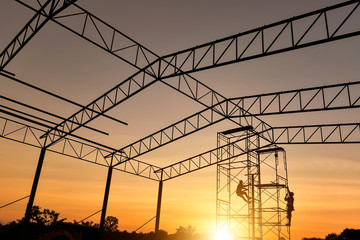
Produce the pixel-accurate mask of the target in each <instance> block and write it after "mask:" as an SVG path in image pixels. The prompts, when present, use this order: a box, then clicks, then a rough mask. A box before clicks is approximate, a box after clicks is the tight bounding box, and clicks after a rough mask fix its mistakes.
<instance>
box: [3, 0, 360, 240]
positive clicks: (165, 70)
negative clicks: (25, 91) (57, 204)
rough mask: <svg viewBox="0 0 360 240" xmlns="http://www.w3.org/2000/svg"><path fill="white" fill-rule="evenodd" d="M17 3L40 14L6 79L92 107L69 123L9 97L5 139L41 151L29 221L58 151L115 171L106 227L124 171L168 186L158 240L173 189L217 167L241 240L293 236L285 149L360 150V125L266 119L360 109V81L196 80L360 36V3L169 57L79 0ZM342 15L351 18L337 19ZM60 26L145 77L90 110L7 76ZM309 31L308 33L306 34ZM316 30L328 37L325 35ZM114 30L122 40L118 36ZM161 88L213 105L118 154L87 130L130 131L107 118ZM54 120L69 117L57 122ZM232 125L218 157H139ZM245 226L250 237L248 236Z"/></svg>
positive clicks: (222, 220)
mask: <svg viewBox="0 0 360 240" xmlns="http://www.w3.org/2000/svg"><path fill="white" fill-rule="evenodd" d="M17 2H18V3H20V4H22V5H23V6H25V7H27V8H28V9H30V10H32V11H34V13H35V14H34V16H33V17H32V18H31V19H30V20H29V22H28V23H27V24H26V25H25V26H24V27H23V28H22V29H21V30H20V32H19V33H18V34H17V35H16V36H15V37H14V39H13V40H12V41H11V42H10V43H9V44H8V45H7V47H6V48H5V49H4V50H3V51H2V52H1V54H0V75H1V76H2V77H4V78H7V79H9V80H12V81H15V82H17V83H18V84H22V85H24V86H26V87H28V88H32V89H35V90H37V91H41V92H42V93H45V94H48V95H50V96H52V97H54V98H57V99H61V100H63V101H66V102H68V103H71V104H73V105H75V106H77V107H80V110H78V111H76V112H74V113H73V114H72V115H70V116H69V117H63V116H60V115H58V114H55V113H51V112H48V111H46V110H44V109H40V108H38V107H36V106H32V105H29V104H25V103H22V102H20V101H17V100H15V99H12V98H10V97H6V96H1V99H2V102H3V104H2V105H1V107H0V113H1V115H0V136H1V137H2V138H6V139H9V140H13V141H17V142H20V143H24V144H27V145H30V146H34V147H37V148H40V149H41V151H40V156H39V160H38V165H37V169H36V173H35V177H34V181H33V185H32V189H31V193H30V197H29V202H28V205H27V210H26V213H25V222H26V221H29V217H30V215H29V214H30V209H31V208H32V206H33V202H34V198H35V196H36V190H37V185H38V182H39V180H40V175H41V169H42V165H43V162H44V159H45V155H46V152H48V151H51V152H55V153H59V154H62V155H66V156H70V157H73V158H76V159H80V160H83V161H86V162H89V163H93V164H97V165H101V166H104V167H107V168H108V177H107V182H106V188H105V194H104V200H103V207H102V211H101V219H100V228H103V225H104V219H105V217H106V209H107V202H108V198H109V191H110V186H111V176H112V173H113V170H117V171H122V172H126V173H129V174H133V175H136V176H140V177H144V178H147V179H150V180H154V181H157V182H159V190H158V204H157V210H156V224H155V233H156V234H157V233H158V230H159V224H160V213H161V200H162V189H163V182H164V181H167V180H170V179H173V178H175V177H179V176H182V175H185V174H188V173H191V172H194V171H197V170H200V169H203V168H206V167H208V166H212V165H216V166H217V200H216V204H217V224H218V227H221V226H223V225H226V226H228V227H230V228H231V229H233V231H235V233H236V236H237V238H245V239H280V238H285V239H290V230H289V227H290V226H286V225H287V223H286V220H287V219H288V220H290V217H289V215H291V211H290V209H289V208H287V202H289V201H288V200H285V197H286V194H287V191H288V188H289V186H288V176H287V168H286V156H285V150H284V149H283V148H281V147H279V145H281V144H327V143H335V144H345V143H360V124H359V123H346V124H343V123H334V124H323V125H304V126H292V125H291V126H270V125H269V124H267V123H266V122H264V121H263V120H262V119H261V117H262V116H265V115H278V114H289V113H298V112H302V113H304V112H313V111H330V110H335V109H336V110H339V109H354V108H358V107H359V106H360V100H359V99H360V93H359V91H357V87H358V86H360V82H351V83H341V84H336V85H328V86H320V87H312V88H302V89H295V90H290V91H279V92H274V93H267V94H259V95H253V96H247V97H238V98H231V99H230V98H226V97H225V96H223V95H221V94H220V93H218V92H216V91H215V90H213V89H211V88H209V87H208V86H206V85H205V84H203V83H202V82H201V81H199V80H197V79H196V78H194V77H193V76H191V73H193V72H198V71H205V70H207V69H211V68H217V67H221V66H224V65H228V64H234V63H239V62H243V61H248V60H252V59H256V58H261V57H264V56H269V55H274V54H280V53H283V52H287V51H293V50H296V49H300V48H305V47H310V46H315V45H319V44H324V43H327V42H332V41H335V40H340V39H344V38H349V37H354V36H358V35H360V29H359V26H355V25H351V24H350V27H349V24H348V22H350V21H359V20H360V17H359V16H360V14H359V11H360V10H359V5H360V1H353V0H352V1H347V2H344V3H340V4H337V5H334V6H331V7H326V8H323V9H320V10H316V11H313V12H310V13H306V14H303V15H300V16H297V17H293V18H290V19H285V20H283V21H279V22H276V23H272V24H269V25H266V26H263V27H260V28H255V29H253V30H249V31H246V32H243V33H239V34H236V35H232V36H228V37H225V38H222V39H219V40H215V41H211V42H208V43H204V44H202V45H199V46H195V47H192V48H189V49H185V50H182V51H178V52H175V53H171V54H168V55H166V56H158V55H157V54H155V53H154V52H152V51H151V50H149V49H148V48H146V47H144V46H143V45H141V44H140V43H138V42H136V41H135V40H133V39H132V38H130V37H128V36H127V35H125V34H124V33H122V32H121V31H119V30H117V29H116V28H114V27H112V26H111V25H110V24H108V23H106V22H105V21H103V20H101V19H100V18H98V17H96V16H94V15H93V14H91V13H90V12H88V11H87V10H85V9H84V8H82V7H80V6H78V5H77V4H76V0H42V1H35V0H33V1H23V0H17ZM340 12H341V13H344V12H345V14H337V13H340ZM332 18H336V21H333V20H334V19H332ZM339 18H341V19H340V20H339ZM49 21H52V22H54V23H56V24H58V25H59V26H61V27H63V28H65V29H67V30H69V31H70V32H72V33H74V34H75V35H77V36H79V37H80V38H83V39H85V40H87V41H88V42H90V43H92V44H94V45H95V46H97V47H98V48H100V49H102V50H104V51H106V52H108V53H109V54H111V55H113V56H115V57H116V58H118V59H119V60H121V61H123V62H125V63H127V64H128V65H130V66H132V67H134V69H135V72H134V73H133V74H132V75H131V76H129V77H128V78H126V79H124V80H123V81H121V82H120V83H119V84H117V85H116V86H114V87H113V88H112V89H110V90H109V91H107V92H106V93H104V94H103V95H101V96H99V97H98V98H96V99H95V100H94V101H92V102H90V103H89V104H87V105H85V106H83V105H80V104H78V103H76V102H74V101H71V100H69V99H66V98H64V97H62V96H59V95H56V94H54V93H52V92H50V91H47V90H45V89H41V88H39V87H36V86H33V85H31V84H28V83H26V81H23V80H21V79H19V78H17V77H16V76H15V75H14V74H12V73H11V72H9V71H7V70H6V67H7V65H8V64H9V62H11V61H12V60H13V59H14V58H15V56H16V55H17V54H18V53H19V52H20V51H21V50H22V49H23V48H24V47H25V46H26V45H27V44H28V42H30V40H31V39H32V38H33V37H34V36H35V35H36V34H37V33H38V32H39V31H40V30H41V29H42V27H43V26H45V25H46V23H47V22H49ZM74 23H76V24H74ZM75 25H76V26H75ZM79 25H80V26H81V27H80V28H79V27H78V26H79ZM299 25H300V26H302V27H297V26H299ZM315 27H316V29H317V30H318V29H321V30H322V31H321V32H320V31H317V30H316V31H314V30H313V29H315ZM90 29H92V30H93V29H96V31H91V30H90ZM109 33H110V36H111V37H108V36H109ZM155 82H161V83H163V84H165V85H166V86H168V87H170V88H172V89H175V90H176V91H178V92H180V93H182V94H183V95H185V96H187V97H188V98H190V99H192V100H193V101H195V102H197V103H198V104H200V105H202V106H203V107H204V109H203V110H201V111H199V112H197V113H194V114H192V115H190V116H188V117H186V118H184V119H182V120H180V121H177V122H176V123H174V124H171V125H169V126H167V127H165V128H161V129H160V130H158V131H156V132H154V133H152V134H150V135H148V136H146V137H143V138H141V139H140V140H138V141H135V142H134V143H131V144H129V145H127V146H123V147H120V148H117V149H114V148H112V147H109V146H106V144H103V143H101V142H96V141H93V140H90V139H87V138H86V137H83V136H80V135H77V134H76V133H75V132H76V131H77V130H79V129H81V128H88V129H90V130H92V131H96V132H99V133H102V134H107V133H105V132H103V131H102V130H99V129H95V128H91V127H89V126H87V125H88V123H90V122H91V121H93V120H94V119H96V118H99V117H106V118H109V119H112V120H114V121H116V122H118V123H120V124H126V123H125V122H123V121H121V120H119V119H116V118H113V117H111V116H108V115H107V112H108V111H109V110H110V109H113V108H114V107H116V106H118V105H120V104H121V103H123V102H125V101H126V100H127V99H129V98H130V97H132V96H134V95H136V94H137V93H139V92H141V91H142V90H144V89H146V88H147V87H149V86H151V85H152V84H154V83H155ZM304 96H306V97H304ZM344 99H345V100H344ZM14 106H15V107H14ZM30 110H31V113H30ZM33 112H36V113H37V114H34V113H33ZM40 113H41V115H40ZM44 116H45V117H44ZM50 116H51V117H52V118H56V119H57V120H56V121H53V120H52V121H51V120H50ZM224 120H226V121H230V122H232V123H233V124H234V125H235V126H237V128H236V129H231V130H228V131H224V132H221V133H218V135H217V141H218V145H217V147H216V148H214V149H211V150H209V151H207V152H204V153H201V154H198V155H196V156H193V157H190V158H188V159H185V160H183V161H180V162H176V163H173V164H171V165H169V166H167V167H163V168H160V167H158V166H155V165H152V164H149V163H146V162H143V161H139V160H137V158H138V157H140V156H142V155H144V154H146V153H148V152H151V151H153V150H155V149H158V148H160V147H163V146H164V145H167V144H169V143H172V142H174V141H176V140H179V139H181V138H183V137H186V136H188V135H190V134H193V133H195V132H198V131H200V130H202V129H204V128H206V127H209V126H211V125H214V124H216V123H219V122H221V121H224ZM239 180H242V181H243V182H244V185H245V186H246V188H247V194H248V196H249V200H250V202H249V203H247V202H244V201H242V200H241V199H239V198H238V197H237V196H236V194H235V193H236V186H237V184H238V182H239ZM289 213H290V214H289ZM243 230H245V232H247V233H248V234H247V236H243V235H241V234H240V232H242V233H243Z"/></svg>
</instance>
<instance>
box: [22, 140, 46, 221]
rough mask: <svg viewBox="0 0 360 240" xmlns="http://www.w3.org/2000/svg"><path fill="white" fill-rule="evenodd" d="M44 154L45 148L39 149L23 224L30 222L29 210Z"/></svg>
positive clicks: (31, 205) (32, 202)
mask: <svg viewBox="0 0 360 240" xmlns="http://www.w3.org/2000/svg"><path fill="white" fill-rule="evenodd" d="M45 152H46V148H45V147H43V148H42V149H41V152H40V157H39V161H38V165H37V167H36V172H35V177H34V181H33V185H32V188H31V193H30V197H29V202H28V204H27V206H26V212H25V218H24V222H25V224H26V223H28V222H29V221H30V218H31V209H32V207H33V204H34V199H35V194H36V189H37V186H38V183H39V178H40V173H41V169H42V165H43V162H44V157H45Z"/></svg>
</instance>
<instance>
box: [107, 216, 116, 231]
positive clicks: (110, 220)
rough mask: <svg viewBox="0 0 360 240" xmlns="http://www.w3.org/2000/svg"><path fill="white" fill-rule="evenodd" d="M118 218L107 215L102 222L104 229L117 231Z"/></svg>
mask: <svg viewBox="0 0 360 240" xmlns="http://www.w3.org/2000/svg"><path fill="white" fill-rule="evenodd" d="M118 223H119V220H118V219H117V218H116V217H113V216H107V217H106V219H105V222H104V230H105V231H107V232H117V231H118Z"/></svg>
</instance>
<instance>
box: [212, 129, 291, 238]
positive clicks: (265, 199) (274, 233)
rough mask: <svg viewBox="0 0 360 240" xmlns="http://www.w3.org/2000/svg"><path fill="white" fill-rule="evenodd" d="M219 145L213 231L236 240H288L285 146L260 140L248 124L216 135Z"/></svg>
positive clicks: (287, 190)
mask: <svg viewBox="0 0 360 240" xmlns="http://www.w3.org/2000/svg"><path fill="white" fill-rule="evenodd" d="M217 145H218V152H217V157H218V162H219V163H218V164H217V184H216V186H217V192H216V224H217V229H219V230H220V229H226V230H230V231H231V233H232V234H233V236H234V239H251V240H263V239H264V240H265V239H266V240H273V239H274V240H275V239H278V240H289V239H290V226H289V225H290V224H289V221H290V220H289V219H288V214H287V201H286V200H285V197H286V195H287V194H288V192H289V188H288V175H287V163H286V153H285V150H284V149H283V148H280V147H277V146H276V145H273V144H266V143H263V141H261V139H260V137H259V134H257V133H256V132H255V131H254V129H253V128H252V127H251V126H247V127H242V128H236V129H231V130H228V131H224V132H220V133H218V134H217ZM240 181H242V182H243V185H244V188H243V189H244V192H245V194H244V196H241V197H239V196H238V195H237V193H236V191H237V186H238V185H239V182H240ZM247 200H248V201H247Z"/></svg>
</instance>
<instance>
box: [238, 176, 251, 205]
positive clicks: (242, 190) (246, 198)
mask: <svg viewBox="0 0 360 240" xmlns="http://www.w3.org/2000/svg"><path fill="white" fill-rule="evenodd" d="M247 190H248V189H247V188H246V187H245V185H244V184H243V181H242V180H240V181H239V185H238V186H237V188H236V195H238V196H239V197H241V198H242V199H244V201H245V202H247V203H250V202H251V200H250V198H249V196H248V194H247V193H246V191H247Z"/></svg>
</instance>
